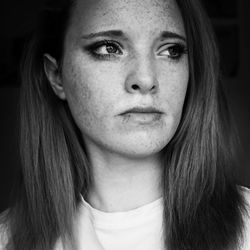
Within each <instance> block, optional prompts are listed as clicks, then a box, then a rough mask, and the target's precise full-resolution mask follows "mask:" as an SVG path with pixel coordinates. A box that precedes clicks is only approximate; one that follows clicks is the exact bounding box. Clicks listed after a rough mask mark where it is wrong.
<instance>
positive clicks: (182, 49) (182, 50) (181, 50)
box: [86, 40, 188, 61]
mask: <svg viewBox="0 0 250 250" xmlns="http://www.w3.org/2000/svg"><path fill="white" fill-rule="evenodd" d="M167 45H168V47H167V50H174V51H172V52H173V53H174V54H175V55H172V56H171V55H168V56H167V57H168V58H169V59H170V60H174V61H178V60H180V59H181V57H182V56H183V55H184V54H187V53H188V51H187V48H186V46H185V45H183V44H180V43H173V44H167ZM103 46H106V50H107V47H108V46H110V47H112V48H113V49H115V51H119V52H118V53H109V52H108V51H107V52H108V53H107V54H100V53H97V52H96V51H97V50H98V49H100V48H101V47H103ZM164 46H166V45H163V46H162V47H164ZM86 49H87V51H88V52H89V53H90V55H91V56H93V57H94V58H96V59H99V60H105V59H107V60H108V59H110V58H112V57H116V56H117V55H121V54H122V47H121V46H120V45H119V44H118V43H117V42H115V41H112V40H103V41H99V42H96V43H94V44H91V45H89V46H87V47H86ZM164 51H165V50H164ZM176 54H177V55H176Z"/></svg>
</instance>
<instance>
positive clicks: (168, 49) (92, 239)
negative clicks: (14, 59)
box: [2, 0, 250, 250]
mask: <svg viewBox="0 0 250 250" xmlns="http://www.w3.org/2000/svg"><path fill="white" fill-rule="evenodd" d="M42 20H43V22H41V23H40V25H39V27H38V29H37V30H36V33H35V34H34V36H33V38H32V39H31V42H30V43H29V46H28V48H27V52H26V57H25V59H24V62H23V67H22V80H23V85H22V92H21V93H22V94H21V144H20V145H21V147H20V148H21V157H22V174H21V177H20V183H19V186H18V188H17V191H16V192H15V193H16V198H15V200H14V204H13V206H12V208H11V209H10V210H9V211H8V212H6V214H5V216H4V218H5V222H6V223H3V224H2V225H3V226H2V228H3V230H2V231H3V233H2V236H3V238H5V243H6V242H7V243H8V244H7V243H6V244H7V245H6V249H15V250H16V249H63V247H64V249H88V250H89V249H91V250H92V249H93V250H95V249H99V250H100V249H107V250H113V249H116V250H122V249H135V250H137V249H138V250H139V249H143V250H147V249H150V250H151V249H154V250H158V249H171V250H176V249H178V250H186V249H188V250H189V249H192V250H194V249H198V250H200V249H202V250H206V249H209V250H211V249H227V250H228V249H249V248H250V245H249V238H250V236H249V232H250V231H248V230H249V229H247V224H248V223H249V220H248V217H247V209H248V208H247V199H248V200H249V196H250V194H249V191H248V190H247V189H244V188H242V187H238V186H237V185H236V184H235V180H234V179H233V172H232V170H233V168H234V166H235V162H234V159H235V158H234V148H233V147H234V146H235V140H234V139H233V137H232V134H233V129H232V126H231V121H230V117H229V113H228V110H227V106H226V102H225V98H224V95H223V92H222V89H221V85H220V84H219V79H218V74H219V73H218V63H219V60H218V53H217V48H216V45H215V42H214V38H213V35H212V32H211V28H210V25H209V22H208V20H207V18H206V15H205V14H204V12H203V10H202V8H201V6H200V5H199V3H198V2H196V1H195V0H176V1H174V0H144V1H139V0H136V1H132V0H127V1H125V0H109V1H107V0H99V1H97V0H92V1H90V0H84V1H83V0H75V1H66V3H65V5H63V6H62V8H61V9H58V10H57V11H48V12H46V13H44V14H43V16H42ZM2 242H4V239H3V240H2ZM3 244H4V243H3Z"/></svg>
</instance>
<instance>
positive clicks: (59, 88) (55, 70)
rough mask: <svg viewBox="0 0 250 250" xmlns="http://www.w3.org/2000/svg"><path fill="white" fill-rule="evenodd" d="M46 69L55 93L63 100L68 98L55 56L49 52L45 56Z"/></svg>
mask: <svg viewBox="0 0 250 250" xmlns="http://www.w3.org/2000/svg"><path fill="white" fill-rule="evenodd" d="M43 58H44V59H43V64H44V71H45V74H46V76H47V78H48V80H49V83H50V85H51V87H52V89H53V91H54V92H55V94H56V95H57V96H58V97H59V98H60V99H62V100H65V99H66V95H65V92H64V88H63V84H62V78H61V75H60V72H59V67H58V64H57V61H56V59H55V58H53V57H52V56H50V55H49V54H44V56H43Z"/></svg>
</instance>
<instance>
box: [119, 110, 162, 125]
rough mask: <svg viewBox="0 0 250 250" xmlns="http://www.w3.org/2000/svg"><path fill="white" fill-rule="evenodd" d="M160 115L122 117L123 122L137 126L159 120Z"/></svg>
mask: <svg viewBox="0 0 250 250" xmlns="http://www.w3.org/2000/svg"><path fill="white" fill-rule="evenodd" d="M161 115H162V114H160V113H126V114H124V115H122V116H123V117H124V120H125V121H131V122H135V123H139V124H150V123H153V122H156V121H158V120H160V119H161Z"/></svg>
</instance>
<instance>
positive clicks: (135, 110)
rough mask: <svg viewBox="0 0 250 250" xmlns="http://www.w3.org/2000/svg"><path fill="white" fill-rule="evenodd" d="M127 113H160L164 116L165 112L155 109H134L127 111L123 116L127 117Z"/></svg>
mask: <svg viewBox="0 0 250 250" xmlns="http://www.w3.org/2000/svg"><path fill="white" fill-rule="evenodd" d="M127 113H158V114H162V113H163V112H162V111H160V110H159V109H157V108H155V107H140V106H138V107H133V108H131V109H127V110H126V111H124V112H122V113H121V115H125V114H127Z"/></svg>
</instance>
